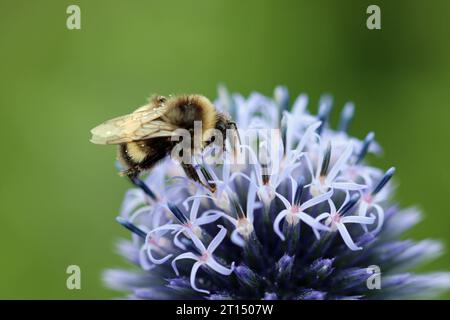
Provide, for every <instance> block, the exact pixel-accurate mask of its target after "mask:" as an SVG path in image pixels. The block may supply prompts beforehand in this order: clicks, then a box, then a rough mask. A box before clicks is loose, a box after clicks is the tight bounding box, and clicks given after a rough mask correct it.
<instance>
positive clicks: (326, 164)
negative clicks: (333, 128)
mask: <svg viewBox="0 0 450 320" xmlns="http://www.w3.org/2000/svg"><path fill="white" fill-rule="evenodd" d="M330 159H331V142H328V145H327V149H326V150H325V154H324V156H323V161H322V168H321V169H320V176H321V177H325V176H326V175H327V171H328V167H329V166H330Z"/></svg>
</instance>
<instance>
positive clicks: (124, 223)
mask: <svg viewBox="0 0 450 320" xmlns="http://www.w3.org/2000/svg"><path fill="white" fill-rule="evenodd" d="M116 220H117V222H118V223H120V224H121V225H122V226H124V227H125V228H127V229H128V230H130V231H131V232H133V233H134V234H136V235H138V236H139V237H141V238H143V239H145V237H146V236H147V233H145V232H144V231H143V230H142V229H139V228H138V227H136V226H135V225H134V224H132V223H131V222H129V221H128V220H126V219H125V218H122V217H117V218H116Z"/></svg>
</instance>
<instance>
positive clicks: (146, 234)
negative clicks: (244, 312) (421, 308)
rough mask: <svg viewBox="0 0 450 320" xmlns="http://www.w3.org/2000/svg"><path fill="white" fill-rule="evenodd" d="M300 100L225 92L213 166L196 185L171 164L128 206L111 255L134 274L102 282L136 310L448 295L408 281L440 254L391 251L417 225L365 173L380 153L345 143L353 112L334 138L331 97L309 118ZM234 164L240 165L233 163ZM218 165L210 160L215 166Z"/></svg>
mask: <svg viewBox="0 0 450 320" xmlns="http://www.w3.org/2000/svg"><path fill="white" fill-rule="evenodd" d="M307 104H308V98H307V96H306V95H304V94H302V95H300V96H298V97H297V98H296V99H295V100H293V101H292V100H291V99H290V97H289V93H288V91H287V89H286V88H284V87H277V88H276V89H275V93H274V97H273V98H270V97H266V96H264V95H261V94H259V93H252V94H251V95H250V96H249V97H248V98H244V97H243V96H241V95H239V94H232V95H231V94H229V93H228V92H227V90H226V89H225V88H223V87H221V88H220V89H219V98H218V100H217V101H216V102H215V105H216V107H217V109H218V110H221V111H223V112H226V113H228V114H229V115H230V116H231V118H232V119H233V120H234V121H235V122H236V125H237V128H238V129H239V131H238V136H239V144H238V145H237V146H236V144H235V143H231V138H229V137H228V136H227V139H226V149H225V150H222V152H219V153H218V154H219V157H216V158H219V159H221V160H222V161H215V162H213V163H211V162H208V161H205V159H206V158H208V156H210V155H211V154H212V153H214V152H212V151H211V150H213V149H214V147H211V148H207V149H206V150H204V153H203V154H202V155H201V157H198V158H196V160H195V163H194V168H195V170H196V172H197V173H198V175H199V176H200V178H201V180H202V181H201V182H195V181H193V180H191V179H188V178H187V177H186V176H185V175H184V173H183V171H182V170H181V167H180V165H179V164H178V163H176V162H175V161H172V160H170V159H167V160H165V161H164V162H162V163H161V164H160V165H158V167H156V168H154V169H153V170H152V171H151V172H150V173H149V174H148V176H147V177H145V178H143V179H139V178H134V179H132V182H133V183H134V184H135V186H136V188H133V189H131V190H129V191H128V192H127V194H126V196H125V200H124V202H123V206H122V210H121V214H120V216H119V217H118V218H117V220H118V222H119V223H120V224H122V225H123V226H124V227H126V228H127V229H129V230H130V231H131V239H130V240H123V241H121V242H120V243H119V246H118V248H119V251H120V253H121V254H122V255H123V256H124V257H125V258H126V259H127V260H129V261H131V262H132V263H133V264H135V265H136V268H135V269H134V270H121V269H116V270H113V269H111V270H107V271H106V272H105V274H104V280H105V282H106V283H107V285H108V286H109V287H111V288H114V289H117V290H122V291H125V292H127V293H128V297H129V298H133V299H306V300H310V299H399V298H429V297H433V296H436V295H438V294H440V293H442V292H443V291H445V290H448V288H449V287H450V274H449V273H447V272H435V273H428V274H415V273H412V272H410V270H411V269H413V268H415V267H417V266H418V265H420V264H422V263H424V262H426V261H429V260H430V259H433V258H436V257H437V256H439V255H440V254H441V252H442V246H441V244H440V243H439V242H436V241H433V240H424V241H412V240H401V239H402V238H401V236H402V234H403V233H404V232H405V231H406V230H408V229H410V228H411V227H412V226H414V225H415V224H416V223H417V222H419V220H420V213H419V212H418V210H417V209H414V208H409V209H400V208H399V207H398V206H397V205H396V204H395V203H392V198H393V187H392V179H391V178H392V176H393V175H394V172H395V169H394V168H393V167H392V168H388V169H387V170H384V169H378V168H374V167H371V166H369V165H367V163H366V162H365V158H366V155H367V154H368V153H371V152H373V153H378V152H379V151H380V150H381V148H380V146H379V145H378V144H377V143H376V142H375V136H374V134H373V133H372V132H369V133H368V134H367V136H366V137H365V138H364V139H362V140H360V139H357V138H355V137H352V136H350V135H349V134H348V132H347V130H348V127H349V124H350V121H351V119H352V117H353V113H354V106H353V104H352V103H347V104H346V105H345V106H344V108H343V109H342V112H341V117H340V122H339V125H338V128H337V129H333V128H331V127H330V126H329V124H328V121H327V119H328V117H329V115H330V112H331V110H332V100H331V97H329V96H324V97H322V98H321V99H320V102H319V110H318V114H317V115H313V114H312V113H310V112H309V111H308V109H307ZM243 159H244V160H243ZM216 160H217V159H216Z"/></svg>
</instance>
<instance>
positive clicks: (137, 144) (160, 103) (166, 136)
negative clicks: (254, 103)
mask: <svg viewBox="0 0 450 320" xmlns="http://www.w3.org/2000/svg"><path fill="white" fill-rule="evenodd" d="M196 121H201V128H202V132H201V137H198V138H197V141H195V140H194V139H192V140H191V141H192V143H191V152H192V154H193V155H195V154H198V153H199V151H201V150H203V149H204V148H205V147H206V146H208V145H210V144H211V143H212V142H214V137H213V136H212V134H211V132H212V130H211V129H216V130H218V131H219V132H220V134H221V135H222V137H223V139H222V142H223V147H224V146H225V137H226V133H227V130H229V129H231V130H233V132H236V135H237V127H236V123H235V122H233V121H232V120H231V118H230V117H229V116H228V115H227V114H225V113H223V112H219V111H217V110H216V108H215V107H214V105H213V104H212V103H211V102H210V101H209V100H208V98H206V97H204V96H202V95H197V94H192V95H180V96H174V97H169V98H166V97H164V96H154V97H152V98H150V99H149V102H148V104H147V105H144V106H142V107H140V108H138V109H136V110H135V111H134V112H132V113H130V114H127V115H124V116H120V117H117V118H114V119H111V120H108V121H106V122H104V123H102V124H100V125H99V126H97V127H95V128H94V129H92V130H91V133H92V138H91V142H92V143H95V144H115V145H118V160H119V161H120V163H121V164H122V166H123V167H124V168H125V170H124V171H122V172H121V175H124V176H128V177H130V178H131V179H135V178H136V177H138V176H139V174H140V173H141V172H144V171H147V170H150V169H151V168H152V167H154V166H155V164H157V163H158V162H159V161H160V160H162V159H164V158H165V157H167V156H168V155H170V154H171V152H172V150H173V148H174V147H175V146H176V145H177V143H179V142H178V141H176V140H175V139H173V136H174V135H176V130H177V129H185V130H187V131H188V132H189V133H190V135H191V137H192V136H193V135H194V123H195V122H196ZM194 138H195V137H194ZM237 138H239V137H238V135H237ZM195 146H199V148H196V147H195ZM181 166H182V168H183V169H184V171H185V173H186V175H187V176H188V177H189V178H191V179H193V180H194V181H197V182H200V183H201V179H200V178H199V176H198V174H197V171H196V170H195V168H194V166H193V165H192V162H190V163H185V162H181Z"/></svg>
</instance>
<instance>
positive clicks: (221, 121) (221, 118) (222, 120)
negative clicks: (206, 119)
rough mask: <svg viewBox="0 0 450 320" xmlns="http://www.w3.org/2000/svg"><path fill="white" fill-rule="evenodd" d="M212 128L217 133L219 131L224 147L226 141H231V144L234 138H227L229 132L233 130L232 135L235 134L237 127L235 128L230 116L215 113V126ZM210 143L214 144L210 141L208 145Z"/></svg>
mask: <svg viewBox="0 0 450 320" xmlns="http://www.w3.org/2000/svg"><path fill="white" fill-rule="evenodd" d="M214 128H215V129H216V130H217V131H219V132H220V134H221V135H222V143H223V145H224V146H225V140H226V139H231V140H230V141H231V143H232V144H233V142H232V140H234V138H235V137H234V136H228V135H229V134H230V131H229V130H233V132H234V134H237V127H236V123H235V122H234V121H233V120H232V119H231V117H230V116H228V115H227V114H225V113H217V118H216V125H215V127H214ZM227 131H228V132H227ZM227 134H228V135H227ZM238 137H239V136H238ZM212 142H214V141H210V143H212Z"/></svg>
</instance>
